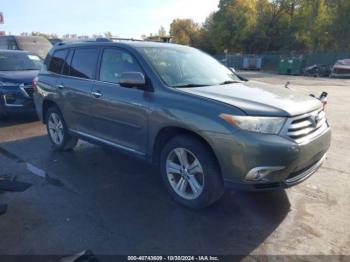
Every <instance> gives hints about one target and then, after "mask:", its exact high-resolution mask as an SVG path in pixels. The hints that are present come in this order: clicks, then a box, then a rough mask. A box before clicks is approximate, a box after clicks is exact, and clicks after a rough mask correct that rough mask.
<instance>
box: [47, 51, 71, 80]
mask: <svg viewBox="0 0 350 262" xmlns="http://www.w3.org/2000/svg"><path fill="white" fill-rule="evenodd" d="M67 53H68V49H64V50H58V51H55V52H54V53H53V55H52V57H51V59H50V58H48V59H49V60H50V64H49V67H48V70H49V71H51V72H53V73H56V74H60V73H61V71H62V66H63V65H64V61H65V59H66V56H67Z"/></svg>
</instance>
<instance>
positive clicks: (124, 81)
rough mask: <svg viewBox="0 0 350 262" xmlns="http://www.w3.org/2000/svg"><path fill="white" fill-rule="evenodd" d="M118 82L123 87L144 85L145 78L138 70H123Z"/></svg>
mask: <svg viewBox="0 0 350 262" xmlns="http://www.w3.org/2000/svg"><path fill="white" fill-rule="evenodd" d="M119 84H120V85H121V86H125V87H145V86H146V79H145V76H144V74H142V73H140V72H125V73H122V74H121V76H120V81H119Z"/></svg>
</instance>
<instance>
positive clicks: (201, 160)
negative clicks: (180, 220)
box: [160, 135, 224, 209]
mask: <svg viewBox="0 0 350 262" xmlns="http://www.w3.org/2000/svg"><path fill="white" fill-rule="evenodd" d="M160 169H161V174H162V178H163V181H164V184H165V186H166V188H167V189H168V191H169V193H170V194H171V196H172V197H173V198H174V199H175V200H176V201H177V202H179V203H181V204H182V205H185V206H187V207H190V208H193V209H200V208H204V207H207V206H209V205H211V204H213V203H214V202H215V201H217V200H218V199H219V198H220V197H221V196H222V194H223V193H224V186H223V181H222V177H221V173H220V169H219V167H218V164H217V161H216V158H215V156H214V155H213V153H212V152H211V150H210V148H209V147H208V146H207V145H206V144H205V143H203V142H202V141H200V140H199V139H197V138H196V137H194V136H192V135H181V136H177V137H174V138H173V139H171V140H170V141H169V142H168V143H167V144H166V145H165V146H164V148H163V150H162V152H161V155H160Z"/></svg>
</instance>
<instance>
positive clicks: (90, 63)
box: [70, 48, 98, 79]
mask: <svg viewBox="0 0 350 262" xmlns="http://www.w3.org/2000/svg"><path fill="white" fill-rule="evenodd" d="M97 59H98V49H96V48H81V49H76V50H75V52H74V56H73V60H72V64H71V68H70V75H71V76H75V77H80V78H89V79H91V78H93V75H94V71H95V68H96V64H97Z"/></svg>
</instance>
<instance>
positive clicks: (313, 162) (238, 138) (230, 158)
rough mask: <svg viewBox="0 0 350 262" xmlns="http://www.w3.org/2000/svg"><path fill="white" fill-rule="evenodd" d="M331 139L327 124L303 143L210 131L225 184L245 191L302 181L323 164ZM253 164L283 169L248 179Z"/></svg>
mask: <svg viewBox="0 0 350 262" xmlns="http://www.w3.org/2000/svg"><path fill="white" fill-rule="evenodd" d="M330 141H331V130H330V128H329V127H328V128H327V129H326V130H324V132H322V133H321V134H319V135H318V136H317V137H315V138H313V139H312V140H311V141H309V142H308V143H304V144H297V143H296V142H294V141H293V140H291V139H287V138H284V137H282V136H278V135H265V134H257V133H251V132H243V131H239V132H236V133H235V134H233V135H224V134H211V143H212V147H213V149H214V152H215V153H216V156H217V158H218V161H219V164H220V168H221V173H222V175H223V179H224V182H225V185H226V187H230V188H232V187H233V188H238V189H244V190H263V189H274V188H286V187H290V186H293V185H296V184H298V183H300V182H302V181H304V180H305V179H307V178H308V177H310V176H311V175H312V174H314V173H315V172H316V171H317V169H318V168H319V167H320V166H321V165H322V163H323V161H324V159H325V155H326V152H327V151H328V149H329V147H330ZM256 167H283V168H282V169H280V170H276V171H272V172H271V173H269V174H268V175H267V176H266V177H265V178H266V179H264V180H262V181H247V180H246V176H247V174H248V173H249V172H250V171H251V170H252V169H254V168H256Z"/></svg>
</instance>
